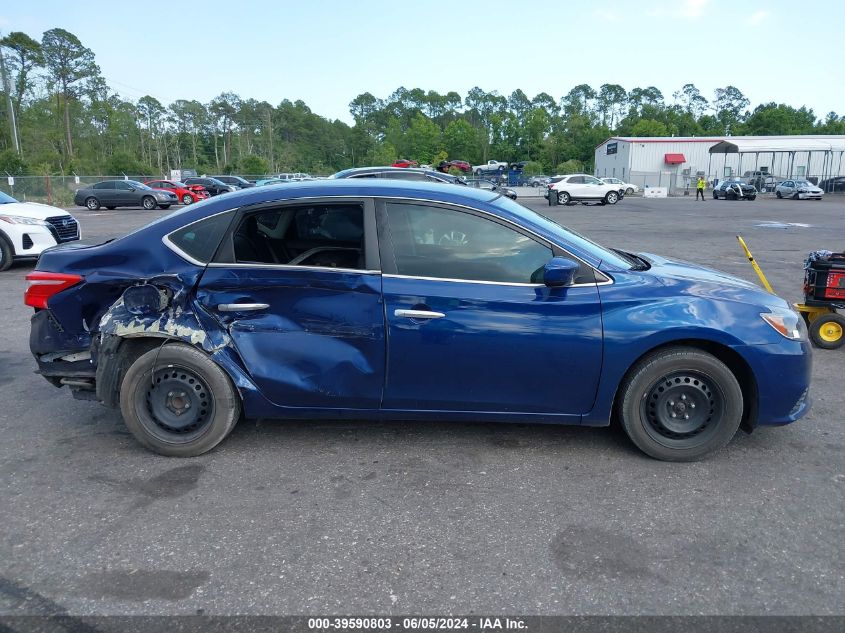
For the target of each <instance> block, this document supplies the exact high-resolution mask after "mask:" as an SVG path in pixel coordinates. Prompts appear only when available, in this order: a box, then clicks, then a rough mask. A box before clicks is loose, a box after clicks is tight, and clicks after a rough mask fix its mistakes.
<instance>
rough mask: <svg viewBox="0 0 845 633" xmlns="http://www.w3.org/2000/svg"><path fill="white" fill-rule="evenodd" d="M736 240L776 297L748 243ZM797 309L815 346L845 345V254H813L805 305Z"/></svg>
mask: <svg viewBox="0 0 845 633" xmlns="http://www.w3.org/2000/svg"><path fill="white" fill-rule="evenodd" d="M736 239H738V240H739V244H740V246H742V250H743V251H745V256H746V257H747V258H748V261H749V262H751V266H752V267H753V268H754V272H756V273H757V276H758V277H759V278H760V281H761V282H762V283H763V287H764V288H765V289H766V290H768V291H769V292H771V293H772V294H774V293H775V291H774V290H772V286H771V284H769V280H768V279H766V275H764V274H763V271H762V270H761V269H760V266H759V265H758V264H757V262H756V260H755V259H754V256H753V255H752V254H751V251H750V250H748V246H747V245H746V244H745V240H743V239H742V237H740V236H739V235H737V236H736ZM795 309H796V310H798V312H799V313H800V314H801V316H802V317H803V318H804V322H805V323H806V324H807V329H808V330H809V333H810V340H811V341H812V342H813V344H814V345H815V346H816V347H821V348H822V349H836V348H838V347H842V345H845V317H843V316H842V315H841V314H839V313H838V312H837V310H842V309H845V253H824V254H821V253H811V254H810V256H809V257H808V258H807V262H806V266H805V267H804V302H803V303H796V304H795Z"/></svg>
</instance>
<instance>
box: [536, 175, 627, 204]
mask: <svg viewBox="0 0 845 633" xmlns="http://www.w3.org/2000/svg"><path fill="white" fill-rule="evenodd" d="M551 192H556V193H557V199H558V202H559V203H560V204H569V203H570V202H573V201H579V202H588V201H590V202H600V203H601V204H616V203H617V202H619V198H621V197H622V196H621V195H620V193H619V187H618V186H617V185H611V184H608V183H606V182H602V181H601V180H599V179H598V178H596V177H595V176H590V175H589V174H569V175H568V176H564V177H563V178H561V179H560V180H559V181H557V182H556V183H554V184H553V185H551V187H550V193H551Z"/></svg>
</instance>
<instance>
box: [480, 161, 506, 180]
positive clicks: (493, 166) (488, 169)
mask: <svg viewBox="0 0 845 633" xmlns="http://www.w3.org/2000/svg"><path fill="white" fill-rule="evenodd" d="M507 168H508V164H507V163H503V162H500V161H498V160H488V161H487V164H486V165H475V166H474V167H473V168H472V172H473V173H474V174H475V175H476V176H479V175H481V174H491V173H493V174H495V173H501V172H503V171H505V170H506V169H507Z"/></svg>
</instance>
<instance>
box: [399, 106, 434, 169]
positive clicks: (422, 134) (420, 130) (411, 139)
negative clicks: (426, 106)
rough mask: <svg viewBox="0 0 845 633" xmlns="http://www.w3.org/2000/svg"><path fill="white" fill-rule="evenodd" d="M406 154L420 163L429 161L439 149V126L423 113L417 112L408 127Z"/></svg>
mask: <svg viewBox="0 0 845 633" xmlns="http://www.w3.org/2000/svg"><path fill="white" fill-rule="evenodd" d="M407 136H408V154H409V158H414V159H416V160H418V161H420V162H421V163H431V161H432V160H434V157H435V155H436V154H437V152H438V151H439V150H440V128H439V127H437V125H436V124H435V123H434V122H433V121H431V119H429V118H428V117H427V116H425V115H424V114H417V115H415V116H414V118H413V119H412V120H411V127H410V128H408V133H407Z"/></svg>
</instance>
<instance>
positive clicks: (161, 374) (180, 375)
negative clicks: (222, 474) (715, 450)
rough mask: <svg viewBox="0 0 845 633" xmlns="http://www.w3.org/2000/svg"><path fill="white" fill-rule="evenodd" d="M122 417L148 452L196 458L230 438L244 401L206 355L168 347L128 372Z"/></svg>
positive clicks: (184, 347) (157, 349) (186, 347)
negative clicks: (227, 437)
mask: <svg viewBox="0 0 845 633" xmlns="http://www.w3.org/2000/svg"><path fill="white" fill-rule="evenodd" d="M120 411H121V413H122V414H123V420H124V422H125V423H126V426H127V428H128V429H129V430H130V431H131V432H132V435H134V436H135V439H137V440H138V442H140V443H141V444H142V445H143V446H146V447H147V448H149V449H150V450H152V451H155V452H156V453H159V454H161V455H167V456H170V457H195V456H197V455H202V454H203V453H206V452H208V451H210V450H211V449H212V448H214V447H215V446H217V445H218V444H219V443H220V442H222V441H223V440H224V439H225V437H226V436H227V435H229V433H230V432H231V431H232V428H234V426H235V423H236V422H237V421H238V418H239V417H240V414H241V400H240V398H239V396H238V394H237V392H236V391H235V388H234V387H233V386H232V382H231V380H230V379H229V376H228V375H227V374H226V372H224V371H223V370H222V369H221V368H220V367H219V366H218V365H217V364H216V363H214V362H213V361H212V360H211V359H209V358H208V356H206V355H205V354H204V353H203V352H201V351H200V350H198V349H196V348H194V347H191V346H189V345H186V344H184V343H177V342H174V343H169V342H168V343H167V344H165V345H164V346H163V347H162V346H156V347H155V349H152V350H150V351H149V352H147V353H146V354H143V355H142V356H141V357H140V358H138V360H136V361H135V362H134V363H133V364H132V366H131V367H130V368H129V370H128V371H127V372H126V375H125V376H124V378H123V382H122V383H121V386H120Z"/></svg>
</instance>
